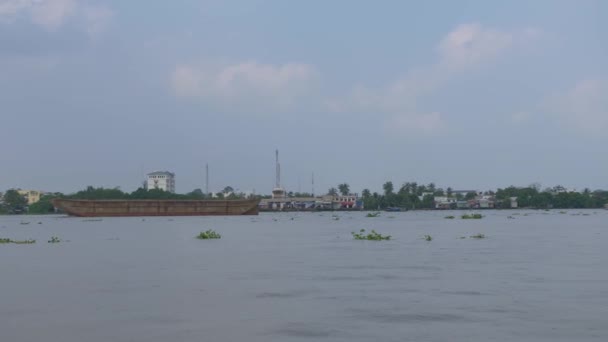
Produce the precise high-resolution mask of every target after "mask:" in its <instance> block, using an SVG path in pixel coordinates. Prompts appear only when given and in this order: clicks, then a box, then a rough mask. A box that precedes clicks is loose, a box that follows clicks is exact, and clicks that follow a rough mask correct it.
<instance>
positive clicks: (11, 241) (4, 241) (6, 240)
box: [0, 238, 36, 245]
mask: <svg viewBox="0 0 608 342" xmlns="http://www.w3.org/2000/svg"><path fill="white" fill-rule="evenodd" d="M6 243H14V244H16V245H28V244H32V243H36V240H33V239H29V240H11V239H4V238H0V244H6Z"/></svg>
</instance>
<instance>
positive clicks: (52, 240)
mask: <svg viewBox="0 0 608 342" xmlns="http://www.w3.org/2000/svg"><path fill="white" fill-rule="evenodd" d="M59 242H61V240H60V239H59V238H58V237H56V236H51V239H50V240H49V241H48V243H59Z"/></svg>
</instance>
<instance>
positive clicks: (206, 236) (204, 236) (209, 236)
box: [196, 229, 222, 240]
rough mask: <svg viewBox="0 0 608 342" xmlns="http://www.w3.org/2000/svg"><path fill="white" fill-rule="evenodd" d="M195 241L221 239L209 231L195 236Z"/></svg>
mask: <svg viewBox="0 0 608 342" xmlns="http://www.w3.org/2000/svg"><path fill="white" fill-rule="evenodd" d="M196 238H197V239H201V240H207V239H221V238H222V236H221V235H220V234H218V233H216V232H215V231H214V230H212V229H209V230H206V231H204V232H201V233H200V234H198V235H197V236H196Z"/></svg>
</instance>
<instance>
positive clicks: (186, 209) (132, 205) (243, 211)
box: [51, 198, 260, 217]
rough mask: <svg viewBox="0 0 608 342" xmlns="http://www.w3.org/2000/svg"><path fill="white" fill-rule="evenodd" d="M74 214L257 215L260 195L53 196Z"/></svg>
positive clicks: (56, 204)
mask: <svg viewBox="0 0 608 342" xmlns="http://www.w3.org/2000/svg"><path fill="white" fill-rule="evenodd" d="M51 202H52V203H53V205H54V206H55V207H56V208H58V209H61V210H62V211H64V212H66V213H67V214H69V215H72V216H80V217H108V216H206V215H257V214H258V204H259V202H260V200H259V199H246V200H82V199H61V198H55V199H53V200H51Z"/></svg>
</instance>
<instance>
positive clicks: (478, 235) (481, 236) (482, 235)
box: [471, 233, 486, 239]
mask: <svg viewBox="0 0 608 342" xmlns="http://www.w3.org/2000/svg"><path fill="white" fill-rule="evenodd" d="M471 238H472V239H485V238H486V236H485V235H484V234H481V233H479V234H476V235H471Z"/></svg>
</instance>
